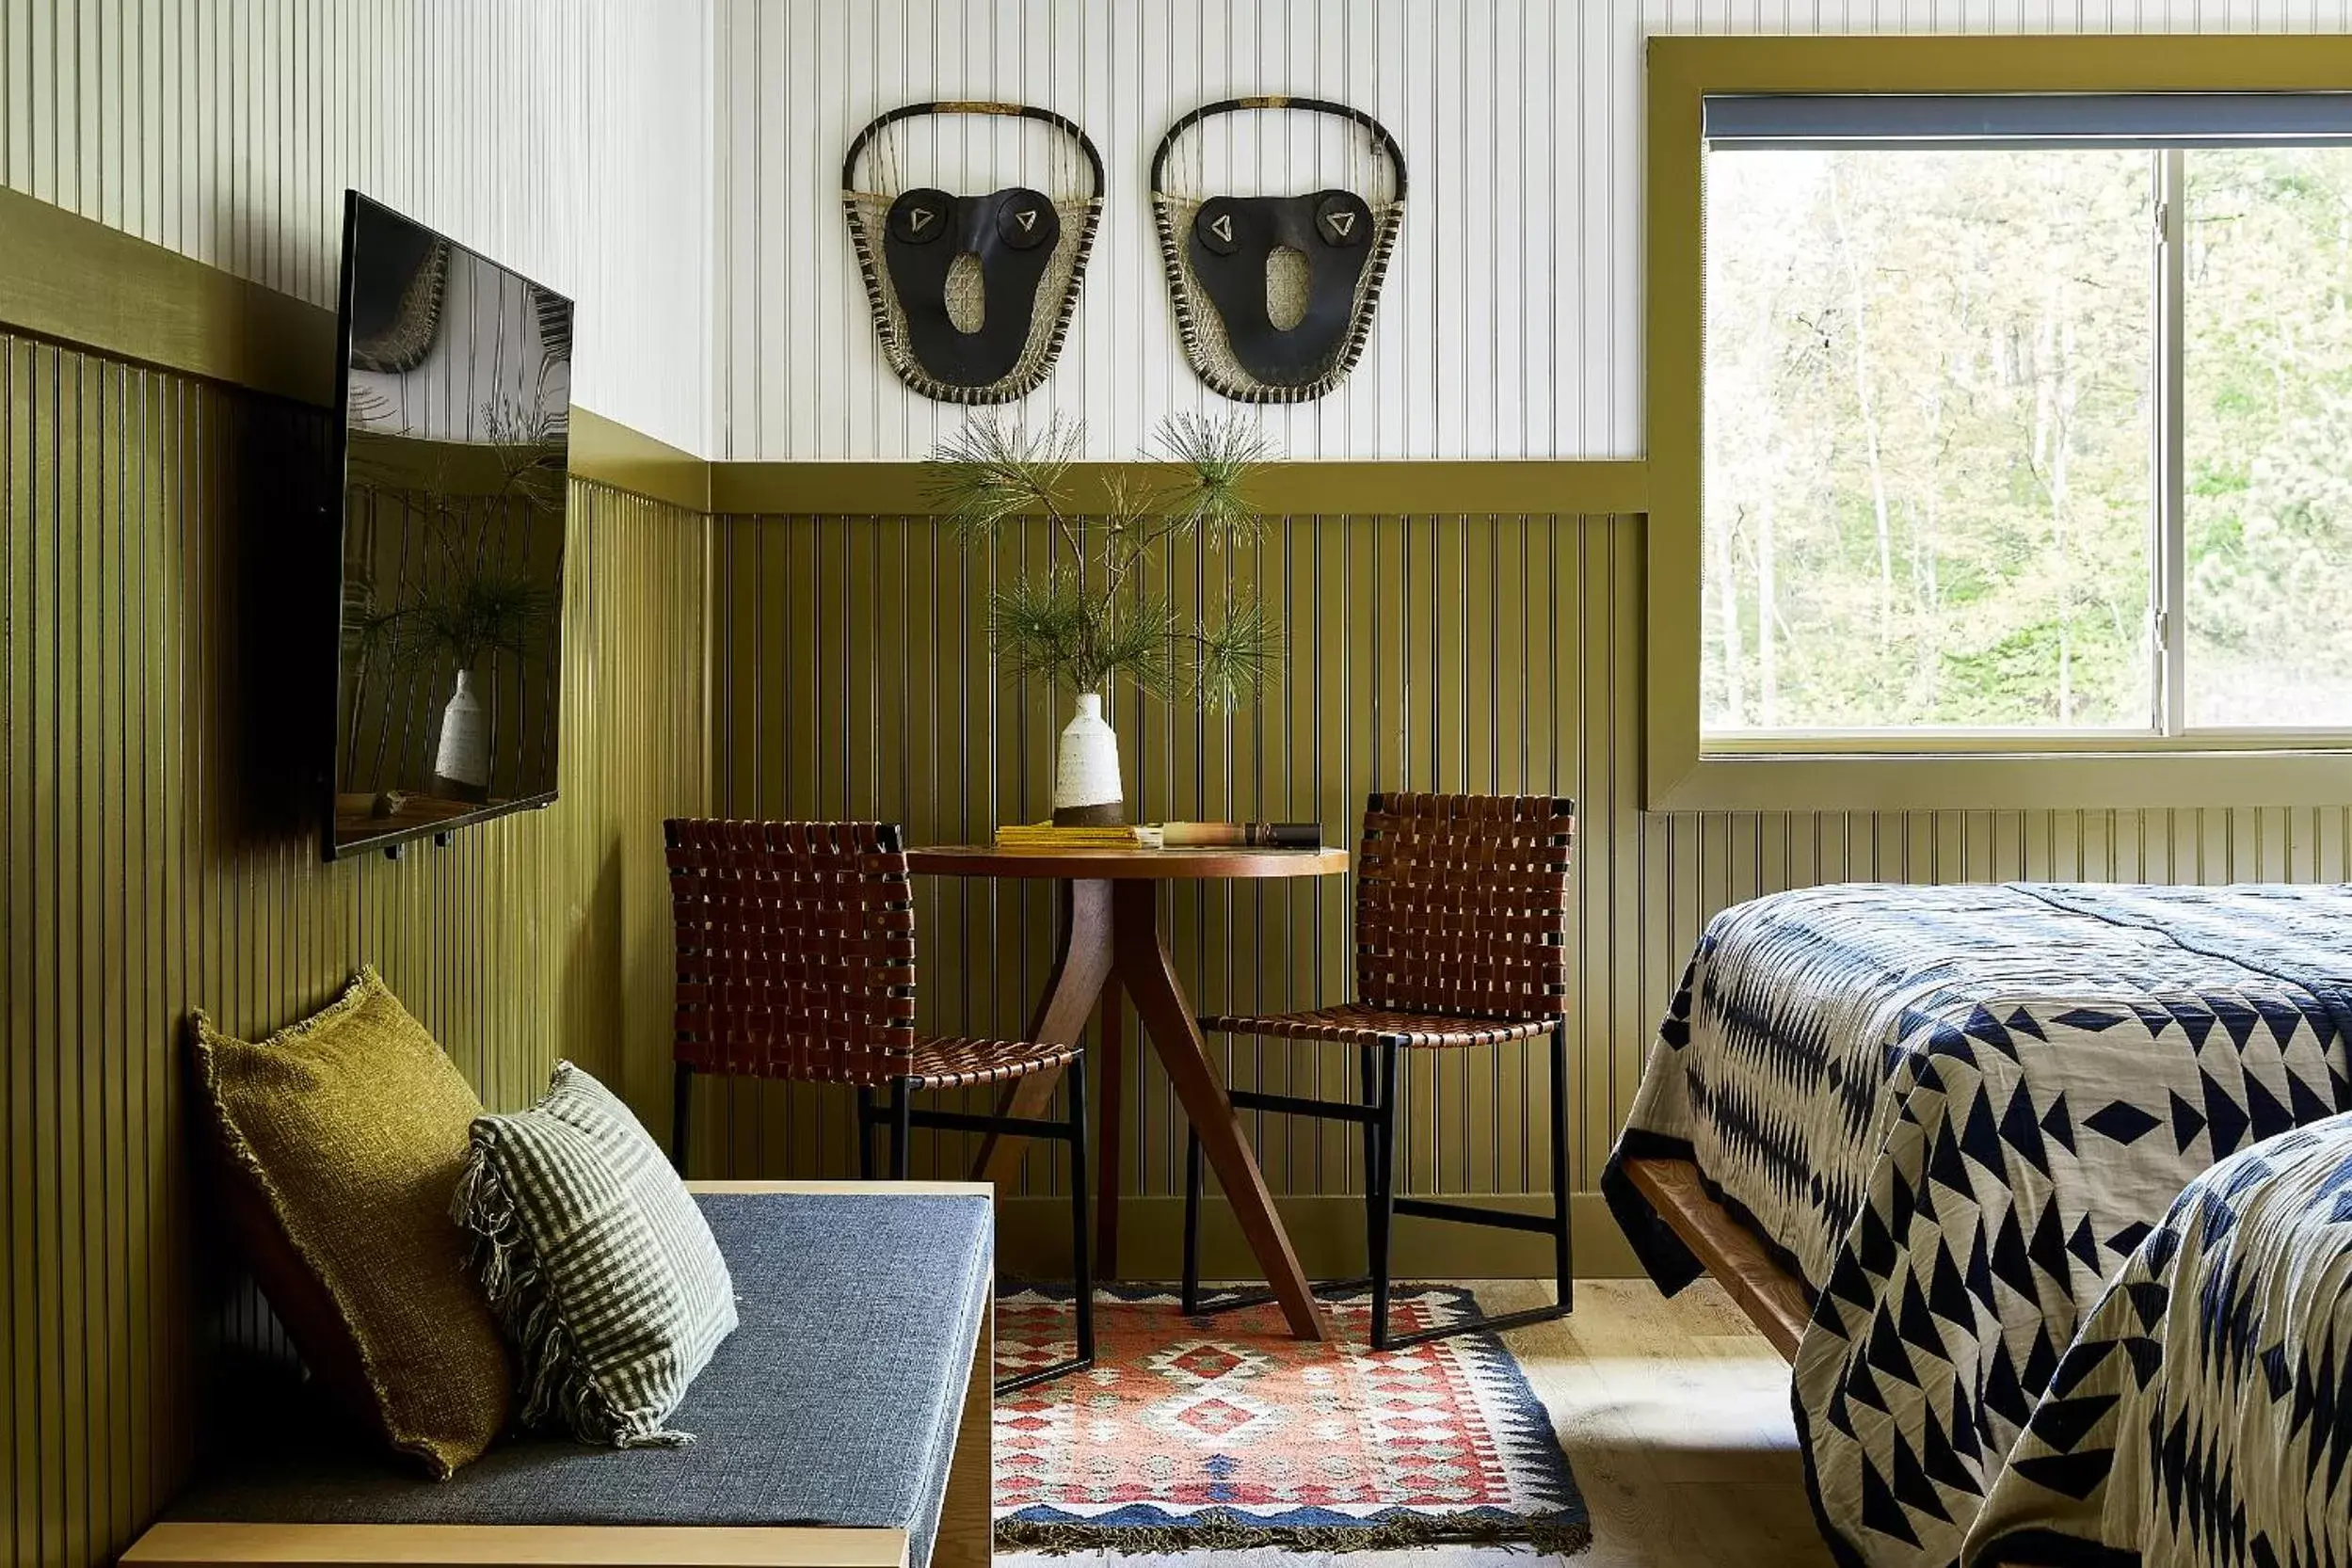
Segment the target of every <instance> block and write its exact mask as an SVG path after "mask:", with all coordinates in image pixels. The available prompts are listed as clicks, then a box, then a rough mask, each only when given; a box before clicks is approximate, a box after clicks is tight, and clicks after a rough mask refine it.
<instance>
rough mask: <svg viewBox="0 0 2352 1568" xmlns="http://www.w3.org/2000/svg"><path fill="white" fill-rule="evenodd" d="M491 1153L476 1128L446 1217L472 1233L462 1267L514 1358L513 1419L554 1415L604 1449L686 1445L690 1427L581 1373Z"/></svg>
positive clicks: (548, 1421) (538, 1421)
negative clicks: (630, 1409) (616, 1402)
mask: <svg viewBox="0 0 2352 1568" xmlns="http://www.w3.org/2000/svg"><path fill="white" fill-rule="evenodd" d="M491 1153H492V1140H491V1139H489V1138H488V1137H486V1136H484V1135H483V1133H482V1132H481V1131H479V1130H477V1131H476V1132H475V1133H474V1136H473V1142H472V1148H470V1149H469V1150H468V1151H467V1154H466V1164H465V1170H464V1171H463V1172H462V1173H461V1174H460V1175H459V1176H458V1178H457V1187H456V1192H453V1193H452V1194H451V1195H450V1200H449V1217H450V1218H451V1219H452V1220H454V1221H456V1223H457V1224H458V1226H459V1227H460V1228H462V1229H464V1230H465V1231H466V1232H467V1233H468V1234H469V1235H470V1236H471V1237H472V1253H471V1255H470V1256H469V1257H468V1260H467V1267H468V1269H469V1271H470V1272H472V1274H473V1276H474V1277H475V1278H476V1279H478V1280H479V1281H481V1284H482V1291H483V1294H484V1295H485V1296H487V1297H488V1299H489V1304H490V1314H491V1316H492V1317H494V1318H496V1319H497V1320H498V1323H499V1327H500V1328H501V1329H503V1330H504V1331H505V1334H506V1337H507V1338H508V1339H509V1340H510V1341H512V1342H513V1344H514V1346H515V1348H516V1352H517V1354H518V1356H519V1357H520V1360H521V1362H522V1373H523V1375H522V1380H521V1382H520V1384H519V1385H518V1386H517V1388H516V1390H515V1423H516V1425H518V1426H522V1427H543V1426H549V1425H552V1424H554V1422H555V1418H556V1417H557V1416H559V1415H560V1416H561V1417H562V1418H563V1424H564V1425H567V1426H568V1427H569V1428H570V1429H571V1431H572V1432H573V1433H574V1434H575V1435H577V1436H579V1437H582V1438H584V1439H586V1440H589V1441H592V1442H596V1443H600V1444H601V1445H603V1446H605V1447H607V1448H684V1447H686V1446H687V1445H688V1444H690V1443H692V1442H693V1441H694V1440H695V1439H694V1433H692V1432H677V1431H673V1430H671V1429H669V1428H666V1427H664V1426H662V1425H661V1424H660V1423H659V1422H657V1421H652V1420H648V1419H646V1418H645V1417H643V1416H625V1415H623V1414H622V1413H621V1412H620V1411H618V1410H616V1409H615V1408H614V1407H613V1401H612V1400H610V1399H608V1398H606V1397H605V1394H604V1391H603V1390H602V1389H601V1388H599V1387H598V1386H597V1384H596V1380H595V1379H594V1378H592V1377H591V1376H589V1373H588V1368H586V1367H585V1366H584V1365H583V1364H582V1362H581V1359H580V1356H579V1352H578V1350H577V1348H576V1347H575V1346H574V1345H573V1344H572V1339H571V1335H570V1332H569V1331H568V1329H566V1328H565V1326H564V1315H563V1313H562V1311H561V1310H560V1309H559V1308H558V1306H557V1304H556V1301H555V1292H554V1291H553V1290H552V1289H551V1288H549V1287H548V1283H547V1279H546V1276H545V1274H544V1273H543V1272H541V1270H540V1268H539V1258H538V1252H537V1250H536V1248H534V1247H533V1246H532V1244H531V1234H530V1231H529V1228H528V1227H527V1226H525V1225H524V1224H523V1223H522V1210H521V1207H520V1205H519V1204H517V1203H516V1202H515V1199H514V1194H513V1193H512V1192H509V1191H507V1187H506V1183H505V1181H504V1178H503V1177H501V1176H499V1174H498V1168H497V1165H496V1162H495V1161H494V1160H493V1159H492V1158H491Z"/></svg>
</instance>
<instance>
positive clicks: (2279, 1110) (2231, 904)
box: [1602, 885, 2352, 1568]
mask: <svg viewBox="0 0 2352 1568" xmlns="http://www.w3.org/2000/svg"><path fill="white" fill-rule="evenodd" d="M2348 1032H2352V888H2341V887H2337V888H2291V887H2262V888H2101V887H2040V886H2022V885H2019V886H2004V887H1987V886H1975V887H1954V888H1909V887H1853V886H1848V887H1833V888H1811V889H1805V890H1801V891H1798V892H1790V893H1782V894H1776V895H1774V896H1772V897H1769V898H1765V899H1759V900H1756V901H1754V902H1753V903H1751V904H1741V905H1738V906H1736V907H1735V908H1732V909H1728V910H1726V911H1724V912H1723V913H1722V914H1721V915H1720V916H1718V917H1717V918H1716V919H1715V920H1714V921H1712V922H1711V923H1710V924H1709V925H1708V927H1707V930H1706V932H1705V934H1704V936H1703V937H1702V938H1701V940H1700V943H1699V947H1698V951H1697V952H1696V953H1695V955H1694V956H1693V958H1692V960H1691V964H1690V968H1689V969H1688V973H1687V975H1686V977H1685V980H1684V984H1683V986H1682V989H1681V990H1680V991H1679V992H1678V994H1677V995H1676V996H1675V998H1674V1000H1673V1003H1672V1008H1671V1010H1670V1012H1669V1014H1668V1016H1667V1018H1666V1021H1665V1023H1664V1025H1663V1026H1662V1027H1661V1029H1660V1032H1659V1039H1658V1041H1657V1043H1656V1046H1654V1047H1653V1048H1652V1050H1651V1055H1650V1060H1649V1064H1648V1065H1647V1068H1646V1069H1645V1071H1644V1074H1643V1077H1642V1081H1641V1085H1640V1090H1639V1092H1638V1094H1637V1096H1636V1097H1635V1101H1634V1107H1633V1110H1632V1112H1631V1114H1630V1115H1629V1116H1628V1118H1627V1122H1626V1128H1625V1131H1624V1135H1623V1137H1622V1138H1621V1140H1620V1142H1619V1144H1618V1147H1617V1150H1616V1152H1615V1154H1614V1155H1613V1156H1612V1158H1611V1160H1610V1162H1609V1165H1608V1169H1606V1170H1605V1171H1604V1173H1603V1176H1602V1187H1603V1191H1604V1192H1606V1193H1607V1194H1608V1198H1609V1202H1610V1206H1611V1208H1612V1209H1613V1210H1614V1212H1615V1213H1616V1215H1617V1217H1618V1220H1619V1223H1620V1224H1622V1225H1623V1226H1624V1228H1625V1231H1626V1234H1627V1236H1628V1237H1629V1239H1630V1240H1632V1241H1633V1243H1634V1247H1635V1250H1636V1251H1637V1253H1639V1254H1640V1256H1641V1258H1642V1261H1643V1263H1644V1266H1645V1267H1646V1268H1647V1269H1648V1270H1649V1272H1650V1273H1651V1275H1652V1277H1653V1278H1655V1279H1656V1281H1657V1283H1658V1284H1659V1285H1660V1286H1661V1287H1662V1288H1666V1289H1669V1290H1672V1289H1677V1288H1680V1287H1681V1286H1682V1285H1684V1284H1686V1283H1688V1280H1689V1279H1690V1278H1692V1277H1694V1276H1695V1275H1696V1273H1697V1272H1698V1265H1697V1263H1696V1261H1695V1260H1694V1259H1693V1258H1692V1257H1691V1256H1690V1255H1689V1253H1688V1250H1687V1249H1686V1248H1684V1247H1683V1245H1682V1244H1681V1242H1680V1241H1679V1240H1677V1239H1676V1238H1675V1237H1674V1236H1673V1234H1672V1232H1671V1231H1669V1230H1668V1229H1666V1227H1665V1226H1664V1225H1663V1224H1662V1223H1660V1222H1659V1221H1658V1219H1657V1218H1656V1215H1655V1214H1653V1213H1652V1212H1650V1210H1649V1208H1648V1206H1647V1204H1646V1203H1645V1202H1644V1201H1643V1200H1642V1199H1641V1198H1640V1194H1639V1193H1637V1192H1634V1191H1633V1189H1632V1187H1631V1185H1630V1183H1629V1182H1627V1181H1626V1180H1625V1178H1624V1175H1623V1173H1622V1172H1621V1171H1620V1170H1619V1168H1618V1166H1619V1162H1620V1161H1621V1160H1624V1159H1625V1158H1626V1157H1628V1156H1633V1155H1644V1154H1673V1155H1679V1156H1683V1157H1686V1158H1688V1159H1690V1160H1693V1161H1694V1162H1695V1163H1696V1164H1697V1166H1698V1168H1699V1170H1700V1172H1701V1174H1702V1175H1703V1176H1704V1177H1705V1178H1706V1180H1707V1182H1708V1184H1709V1185H1710V1187H1711V1188H1713V1189H1714V1190H1716V1191H1717V1192H1719V1194H1720V1196H1721V1197H1722V1198H1723V1200H1724V1202H1725V1204H1726V1207H1728V1208H1731V1209H1732V1210H1733V1212H1735V1213H1736V1214H1739V1215H1741V1216H1742V1217H1743V1218H1744V1219H1746V1220H1748V1221H1749V1222H1750V1224H1752V1226H1753V1227H1754V1228H1755V1229H1756V1230H1757V1232H1758V1233H1759V1234H1760V1235H1761V1236H1763V1237H1764V1238H1765V1239H1766V1240H1768V1241H1769V1242H1770V1243H1772V1244H1773V1245H1774V1246H1775V1248H1776V1249H1777V1250H1778V1251H1779V1252H1780V1254H1781V1255H1782V1256H1784V1260H1785V1261H1786V1262H1787V1263H1788V1264H1789V1265H1790V1266H1791V1267H1792V1269H1793V1270H1794V1271H1795V1272H1798V1273H1800V1275H1801V1276H1802V1277H1803V1278H1804V1279H1805V1281H1806V1282H1807V1283H1808V1284H1809V1285H1810V1286H1812V1287H1813V1288H1814V1289H1815V1290H1816V1291H1817V1292H1819V1297H1818V1301H1817V1304H1816V1309H1815V1313H1814V1320H1813V1322H1812V1324H1811V1325H1810V1327H1809V1328H1808V1330H1807V1333H1806V1335H1805V1338H1804V1341H1803V1343H1802V1344H1801V1345H1800V1348H1799V1352H1798V1357H1797V1364H1796V1368H1795V1376H1794V1394H1793V1402H1794V1405H1795V1411H1796V1418H1797V1424H1798V1432H1799V1435H1800V1439H1801V1441H1802V1442H1803V1444H1804V1447H1805V1456H1806V1462H1807V1477H1808V1481H1809V1483H1810V1484H1811V1486H1812V1489H1813V1494H1814V1502H1815V1506H1816V1512H1817V1513H1818V1515H1819V1517H1820V1521H1821V1525H1822V1528H1823V1531H1824V1533H1825V1534H1826V1535H1827V1536H1828V1537H1829V1539H1830V1541H1831V1543H1832V1545H1833V1546H1834V1547H1836V1548H1838V1551H1839V1555H1840V1557H1841V1559H1842V1560H1845V1561H1847V1562H1848V1563H1855V1562H1859V1563H1867V1564H1872V1565H1874V1568H1875V1565H1892V1564H1904V1565H1916V1564H1931V1565H1939V1568H1940V1565H1942V1564H1945V1563H1948V1562H1950V1561H1952V1560H1954V1559H1955V1557H1956V1556H1957V1555H1958V1553H1959V1550H1960V1538H1961V1536H1962V1534H1963V1532H1964V1531H1965V1530H1966V1529H1967V1528H1968V1526H1969V1523H1970V1522H1971V1521H1972V1520H1973V1519H1974V1518H1975V1516H1976V1512H1977V1511H1978V1509H1979V1508H1980V1507H1981V1506H1982V1500H1983V1497H1984V1495H1985V1493H1986V1491H1987V1490H1988V1488H1989V1487H1990V1486H1991V1485H1992V1481H1993V1480H1994V1479H1995V1477H1996V1476H1997V1475H1998V1473H1999V1470H2000V1468H2001V1465H2002V1462H2003V1460H2004V1459H2005V1457H2006V1456H2007V1454H2008V1450H2009V1447H2010V1445H2011V1443H2012V1442H2013V1440H2014V1439H2015V1437H2016V1435H2017V1433H2018V1432H2019V1431H2020V1430H2021V1429H2022V1428H2023V1427H2024V1423H2025V1421H2026V1419H2027V1417H2028V1416H2029V1415H2030V1414H2031V1411H2032V1408H2033V1401H2034V1400H2035V1398H2036V1397H2037V1396H2038V1395H2040V1393H2041V1392H2042V1391H2043V1389H2044V1388H2046V1387H2047V1385H2048V1384H2049V1382H2050V1378H2051V1375H2052V1373H2053V1371H2054V1370H2055V1368H2056V1366H2057V1360H2058V1354H2059V1352H2060V1351H2061V1350H2063V1349H2064V1347H2065V1346H2066V1345H2067V1344H2068V1342H2069V1341H2070V1340H2071V1339H2072V1336H2073V1334H2074V1330H2075V1327H2076V1325H2077V1323H2078V1321H2079V1320H2080V1319H2081V1317H2082V1315H2083V1313H2084V1311H2085V1310H2086V1308H2087V1307H2088V1304H2089V1303H2090V1302H2092V1301H2093V1300H2095V1299H2096V1297H2097V1295H2098V1293H2099V1291H2100V1289H2101V1288H2102V1287H2103V1285H2104V1281H2105V1279H2106V1278H2107V1276H2108V1275H2109V1274H2110V1273H2112V1272H2114V1271H2115V1270H2116V1269H2117V1268H2118V1267H2119V1266H2120V1264H2121V1262H2122V1260H2123V1259H2124V1258H2125V1257H2126V1256H2130V1254H2131V1253H2132V1251H2133V1249H2134V1248H2135V1247H2136V1246H2137V1245H2138V1243H2139V1242H2140V1241H2141V1240H2142V1239H2144V1238H2145V1237H2146V1236H2147V1235H2148V1234H2149V1232H2150V1231H2151V1230H2152V1228H2153V1227H2154V1225H2155V1224H2156V1223H2157V1222H2158V1221H2159V1220H2160V1219H2161V1218H2162V1217H2163V1215H2164V1213H2165V1211H2166V1210H2167V1208H2168V1207H2169V1206H2170V1204H2171V1202H2172V1200H2173V1198H2174V1197H2175V1196H2176V1195H2178V1194H2179V1192H2180V1191H2181V1189H2182V1188H2183V1187H2184V1185H2185V1184H2186V1183H2187V1182H2188V1181H2189V1179H2190V1178H2191V1177H2192V1176H2195V1175H2196V1174H2197V1173H2198V1172H2200V1171H2201V1170H2203V1169H2205V1168H2206V1167H2207V1166H2209V1165H2211V1164H2212V1163H2213V1162H2214V1161H2215V1160H2216V1159H2219V1158H2221V1157H2222V1156H2225V1155H2227V1154H2229V1153H2231V1152H2232V1151H2234V1150H2235V1149H2237V1148H2239V1147H2241V1146H2243V1145H2245V1144H2250V1143H2252V1142H2254V1141H2255V1140H2257V1139H2261V1138H2265V1137H2268V1136H2271V1135H2272V1134H2275V1133H2279V1132H2282V1131H2285V1130H2287V1129H2289V1128H2294V1127H2296V1126H2299V1125H2302V1124H2306V1123H2310V1122H2313V1121H2317V1120H2319V1119H2321V1118H2323V1117H2326V1116H2328V1115H2331V1114H2334V1113H2335V1112H2339V1111H2343V1110H2347V1109H2352V1056H2348V1055H2347V1049H2348V1045H2352V1034H2348Z"/></svg>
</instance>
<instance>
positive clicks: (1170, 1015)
mask: <svg viewBox="0 0 2352 1568" xmlns="http://www.w3.org/2000/svg"><path fill="white" fill-rule="evenodd" d="M1112 931H1113V933H1114V938H1113V939H1114V943H1115V946H1116V951H1117V963H1118V978H1119V984H1121V985H1122V986H1124V987H1125V988H1126V991H1127V994H1128V998H1129V999H1130V1000H1133V1001H1134V1003H1135V1013H1136V1016H1137V1017H1138V1018H1140V1019H1141V1020H1142V1021H1143V1025H1144V1033H1145V1034H1147V1035H1148V1036H1150V1038H1151V1043H1152V1048H1153V1049H1154V1050H1156V1051H1158V1052H1159V1053H1160V1062H1161V1063H1162V1064H1165V1065H1166V1067H1167V1069H1168V1078H1169V1080H1170V1081H1171V1082H1172V1083H1173V1084H1174V1085H1175V1086H1176V1098H1177V1099H1178V1100H1180V1101H1182V1102H1183V1105H1184V1113H1185V1114H1186V1115H1187V1116H1188V1117H1190V1118H1191V1119H1192V1127H1193V1128H1194V1130H1195V1131H1197V1132H1198V1133H1199V1134H1200V1139H1201V1148H1202V1150H1203V1151H1204V1152H1205V1153H1207V1154H1208V1163H1209V1166H1210V1168H1211V1169H1213V1170H1214V1171H1215V1172H1216V1173H1217V1179H1218V1180H1219V1181H1220V1182H1221V1183H1223V1184H1224V1190H1225V1201H1226V1202H1227V1203H1228V1204H1230V1205H1231V1206H1232V1208H1233V1217H1234V1218H1235V1219H1236V1220H1237V1221H1239V1222H1240V1226H1241V1234H1242V1235H1243V1236H1244V1237H1246V1238H1247V1239H1248V1240H1249V1243H1250V1251H1251V1252H1252V1253H1253V1254H1255V1255H1256V1257H1257V1261H1258V1266H1259V1267H1260V1268H1262V1269H1264V1270H1265V1271H1266V1282H1267V1284H1269V1285H1270V1286H1272V1288H1273V1292H1274V1299H1275V1300H1276V1301H1277V1302H1279V1303H1281V1304H1282V1315H1283V1317H1284V1318H1286V1319H1288V1320H1289V1324H1290V1332H1291V1333H1292V1334H1293V1335H1295V1336H1298V1337H1299V1338H1301V1339H1320V1340H1328V1339H1329V1338H1331V1337H1332V1331H1331V1321H1330V1320H1329V1319H1327V1318H1326V1317H1324V1316H1323V1308H1322V1304H1321V1303H1320V1302H1318V1301H1317V1300H1316V1299H1315V1295H1314V1292H1313V1290H1312V1289H1310V1288H1308V1285H1307V1282H1306V1271H1305V1270H1304V1269H1302V1268H1300V1267H1299V1257H1298V1254H1297V1253H1296V1252H1295V1251H1293V1250H1292V1248H1291V1246H1290V1237H1289V1234H1288V1232H1286V1231H1285V1230H1284V1229H1283V1228H1282V1221H1281V1219H1280V1218H1279V1217H1278V1216H1277V1215H1276V1214H1275V1213H1274V1200H1273V1196H1272V1193H1270V1192H1267V1191H1266V1178H1265V1177H1264V1176H1263V1175H1261V1174H1260V1173H1259V1171H1258V1168H1257V1159H1256V1156H1255V1155H1253V1154H1252V1153H1251V1152H1250V1144H1249V1139H1248V1138H1247V1136H1246V1135H1244V1134H1243V1132H1242V1130H1241V1119H1240V1116H1239V1115H1237V1114H1236V1113H1235V1112H1234V1109H1233V1102H1232V1100H1230V1099H1228V1098H1227V1097H1226V1096H1225V1088H1224V1084H1223V1083H1222V1082H1220V1081H1219V1080H1218V1077H1217V1068H1216V1064H1214V1063H1212V1062H1210V1061H1209V1059H1208V1042H1207V1041H1205V1040H1204V1039H1202V1038H1201V1032H1200V1025H1199V1024H1198V1023H1197V1022H1196V1021H1195V1020H1194V1018H1193V1016H1192V1003H1191V1002H1190V1001H1188V1000H1185V996H1184V988H1183V986H1182V985H1180V984H1178V983H1177V981H1176V966H1175V965H1174V963H1173V962H1172V961H1171V960H1170V957H1169V953H1168V943H1167V939H1166V937H1165V936H1162V935H1161V934H1160V896H1159V888H1157V887H1155V886H1154V885H1153V884H1152V883H1149V882H1143V881H1137V882H1120V883H1114V884H1112Z"/></svg>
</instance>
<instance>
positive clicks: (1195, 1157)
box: [1180, 1127, 1201, 1318]
mask: <svg viewBox="0 0 2352 1568" xmlns="http://www.w3.org/2000/svg"><path fill="white" fill-rule="evenodd" d="M1180 1294H1181V1297H1182V1303H1181V1304H1182V1308H1183V1312H1184V1315H1185V1316H1186V1317H1187V1318H1191V1317H1195V1316H1197V1315H1198V1314H1199V1312H1200V1309H1201V1138H1200V1134H1199V1133H1197V1132H1194V1131H1192V1129H1191V1128H1189V1127H1188V1128H1186V1129H1185V1133H1184V1275H1183V1284H1182V1286H1181V1287H1180Z"/></svg>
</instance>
